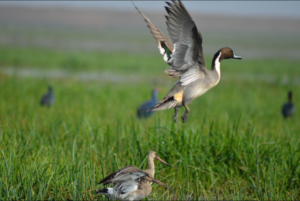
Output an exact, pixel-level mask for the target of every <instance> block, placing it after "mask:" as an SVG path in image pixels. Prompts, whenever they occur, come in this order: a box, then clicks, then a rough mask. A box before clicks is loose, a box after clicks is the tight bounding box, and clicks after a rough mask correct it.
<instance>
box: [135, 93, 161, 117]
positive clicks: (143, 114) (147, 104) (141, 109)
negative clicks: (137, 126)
mask: <svg viewBox="0 0 300 201" xmlns="http://www.w3.org/2000/svg"><path fill="white" fill-rule="evenodd" d="M158 93H159V89H158V88H156V89H153V90H152V98H151V99H150V100H148V101H146V102H144V103H143V104H142V105H140V107H139V108H138V109H137V117H138V118H140V119H141V118H148V117H150V115H151V114H152V113H154V112H153V111H147V110H148V109H150V108H152V107H153V106H155V105H156V104H157V96H158Z"/></svg>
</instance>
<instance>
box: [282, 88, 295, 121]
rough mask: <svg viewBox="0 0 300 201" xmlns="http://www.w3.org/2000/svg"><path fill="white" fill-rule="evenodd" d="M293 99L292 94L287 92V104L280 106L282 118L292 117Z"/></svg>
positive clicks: (293, 109) (293, 111)
mask: <svg viewBox="0 0 300 201" xmlns="http://www.w3.org/2000/svg"><path fill="white" fill-rule="evenodd" d="M292 99H293V93H292V92H291V91H289V93H288V100H289V101H288V102H287V103H285V104H283V105H282V109H281V113H282V115H283V117H284V118H289V117H291V116H293V115H294V113H295V112H296V107H295V105H294V104H293V102H292Z"/></svg>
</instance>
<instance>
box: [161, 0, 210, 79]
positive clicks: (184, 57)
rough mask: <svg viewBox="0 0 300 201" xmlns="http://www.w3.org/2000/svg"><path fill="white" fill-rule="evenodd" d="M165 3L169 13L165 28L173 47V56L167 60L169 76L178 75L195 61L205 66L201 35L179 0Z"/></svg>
mask: <svg viewBox="0 0 300 201" xmlns="http://www.w3.org/2000/svg"><path fill="white" fill-rule="evenodd" d="M167 4H168V6H169V7H166V11H167V13H168V15H169V16H166V19H167V29H168V32H169V35H170V37H171V39H172V42H173V43H174V48H173V57H172V59H170V60H169V62H168V64H169V65H171V68H172V70H170V69H167V70H166V72H167V73H168V75H170V76H174V77H180V76H181V75H182V74H184V73H185V72H186V71H187V70H188V69H189V68H191V67H192V66H194V65H195V64H196V63H200V64H201V67H205V64H204V58H203V54H202V36H201V34H200V32H199V31H198V30H197V27H196V24H195V23H194V21H193V19H192V18H191V16H190V14H189V13H188V11H187V10H186V8H185V7H184V5H183V4H182V3H181V2H180V1H178V2H176V1H173V4H171V3H169V2H167ZM205 68H206V67H205ZM169 73H170V74H169Z"/></svg>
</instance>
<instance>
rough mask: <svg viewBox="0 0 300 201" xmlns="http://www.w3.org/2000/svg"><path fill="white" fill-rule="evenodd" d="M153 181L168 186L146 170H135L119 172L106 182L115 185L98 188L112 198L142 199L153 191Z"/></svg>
mask: <svg viewBox="0 0 300 201" xmlns="http://www.w3.org/2000/svg"><path fill="white" fill-rule="evenodd" d="M152 182H154V183H157V184H159V185H162V186H165V187H168V186H167V185H166V184H164V183H162V182H160V181H158V180H156V179H154V178H153V177H151V176H150V175H149V174H147V173H146V172H143V171H135V172H129V173H125V174H118V175H117V176H115V177H113V178H110V179H108V180H106V182H105V183H104V184H114V187H113V188H103V189H100V190H97V193H98V194H102V195H105V196H106V197H108V198H109V199H112V200H115V199H118V200H142V199H143V198H145V197H147V196H148V195H149V194H150V193H151V191H152V186H151V183H152Z"/></svg>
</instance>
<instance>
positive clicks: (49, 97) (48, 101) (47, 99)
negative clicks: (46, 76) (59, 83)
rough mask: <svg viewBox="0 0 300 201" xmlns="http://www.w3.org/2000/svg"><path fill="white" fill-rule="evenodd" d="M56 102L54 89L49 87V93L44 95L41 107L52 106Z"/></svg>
mask: <svg viewBox="0 0 300 201" xmlns="http://www.w3.org/2000/svg"><path fill="white" fill-rule="evenodd" d="M54 102H55V97H54V94H53V89H52V87H50V86H49V87H48V92H47V93H46V94H44V95H43V96H42V98H41V105H46V106H51V105H53V104H54Z"/></svg>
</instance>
